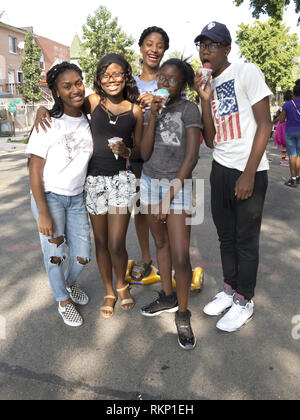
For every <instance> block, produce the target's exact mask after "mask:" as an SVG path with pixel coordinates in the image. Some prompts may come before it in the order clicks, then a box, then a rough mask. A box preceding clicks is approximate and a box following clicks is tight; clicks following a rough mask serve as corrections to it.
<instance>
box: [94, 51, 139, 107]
mask: <svg viewBox="0 0 300 420" xmlns="http://www.w3.org/2000/svg"><path fill="white" fill-rule="evenodd" d="M111 64H118V65H119V66H120V67H122V69H123V70H124V73H125V88H124V91H123V96H124V99H125V100H128V101H129V102H131V103H137V100H138V98H139V96H140V93H139V90H138V87H137V85H136V82H135V80H134V78H133V75H132V68H131V65H130V64H129V63H128V61H127V60H125V58H124V57H122V56H121V55H119V54H107V55H106V56H104V57H103V58H102V59H101V60H100V61H99V63H98V65H97V70H96V74H95V78H94V90H95V92H96V93H97V94H98V95H99V96H100V98H101V100H104V99H105V98H106V97H107V94H106V93H105V92H104V90H103V89H102V87H101V81H100V79H101V76H102V75H103V74H104V73H105V72H106V70H107V68H108V67H109V66H110V65H111Z"/></svg>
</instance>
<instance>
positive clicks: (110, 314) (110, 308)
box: [99, 296, 117, 319]
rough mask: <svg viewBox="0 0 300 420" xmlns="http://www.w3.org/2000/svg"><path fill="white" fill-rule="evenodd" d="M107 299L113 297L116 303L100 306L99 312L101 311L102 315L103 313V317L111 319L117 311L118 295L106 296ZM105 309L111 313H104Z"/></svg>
mask: <svg viewBox="0 0 300 420" xmlns="http://www.w3.org/2000/svg"><path fill="white" fill-rule="evenodd" d="M106 299H113V300H114V301H115V303H114V305H113V306H101V308H100V310H99V312H100V315H101V316H102V317H103V318H105V319H109V318H111V317H112V316H113V314H114V311H115V304H116V301H117V298H116V296H104V301H105V300H106ZM103 311H106V312H109V314H107V315H104V314H103Z"/></svg>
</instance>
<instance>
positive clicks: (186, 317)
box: [175, 310, 197, 350]
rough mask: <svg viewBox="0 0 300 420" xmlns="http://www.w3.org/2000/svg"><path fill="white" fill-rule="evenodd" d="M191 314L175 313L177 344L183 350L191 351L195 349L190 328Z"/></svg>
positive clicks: (194, 340) (188, 312)
mask: <svg viewBox="0 0 300 420" xmlns="http://www.w3.org/2000/svg"><path fill="white" fill-rule="evenodd" d="M191 316H192V314H191V312H190V311H189V310H187V311H186V312H176V315H175V324H176V327H177V332H178V343H179V345H180V347H181V348H183V349H184V350H193V349H194V348H195V347H196V343H197V341H196V338H195V336H194V333H193V330H192V327H191Z"/></svg>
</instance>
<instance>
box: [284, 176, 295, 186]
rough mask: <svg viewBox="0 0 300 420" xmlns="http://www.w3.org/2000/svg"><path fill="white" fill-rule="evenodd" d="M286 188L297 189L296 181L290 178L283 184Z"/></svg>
mask: <svg viewBox="0 0 300 420" xmlns="http://www.w3.org/2000/svg"><path fill="white" fill-rule="evenodd" d="M285 185H286V186H287V187H292V188H297V179H293V178H290V179H289V180H288V181H286V182H285Z"/></svg>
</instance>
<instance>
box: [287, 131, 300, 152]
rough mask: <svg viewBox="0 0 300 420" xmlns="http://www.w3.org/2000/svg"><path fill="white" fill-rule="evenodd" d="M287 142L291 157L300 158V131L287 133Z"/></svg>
mask: <svg viewBox="0 0 300 420" xmlns="http://www.w3.org/2000/svg"><path fill="white" fill-rule="evenodd" d="M285 142H286V150H287V154H288V156H289V157H291V156H300V131H297V132H294V133H285Z"/></svg>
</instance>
